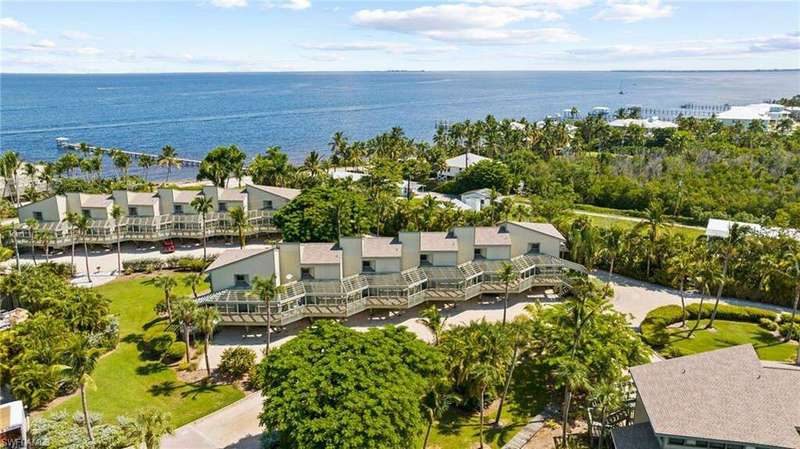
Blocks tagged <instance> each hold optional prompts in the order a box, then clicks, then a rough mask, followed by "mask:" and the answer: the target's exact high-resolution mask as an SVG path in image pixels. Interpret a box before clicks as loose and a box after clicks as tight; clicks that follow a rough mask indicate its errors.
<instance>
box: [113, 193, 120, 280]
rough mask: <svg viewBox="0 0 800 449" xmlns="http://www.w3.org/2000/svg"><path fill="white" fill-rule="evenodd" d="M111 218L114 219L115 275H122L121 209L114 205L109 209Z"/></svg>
mask: <svg viewBox="0 0 800 449" xmlns="http://www.w3.org/2000/svg"><path fill="white" fill-rule="evenodd" d="M111 218H113V219H114V231H115V233H116V234H117V274H121V273H122V235H121V231H120V230H121V228H122V208H121V207H119V204H115V205H114V206H113V207H112V208H111Z"/></svg>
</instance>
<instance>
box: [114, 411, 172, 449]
mask: <svg viewBox="0 0 800 449" xmlns="http://www.w3.org/2000/svg"><path fill="white" fill-rule="evenodd" d="M126 430H127V434H128V437H129V438H130V439H131V443H132V444H133V445H134V446H135V447H136V448H137V449H139V448H141V446H142V445H144V447H145V449H159V448H160V447H161V439H162V438H163V437H164V436H165V435H172V433H173V432H174V431H175V428H174V426H173V425H172V415H171V414H170V413H168V412H165V411H163V410H160V409H157V408H155V407H148V408H145V409H142V410H139V411H138V412H137V413H136V417H135V418H134V419H133V422H132V423H131V424H129V425H128V427H127V429H126Z"/></svg>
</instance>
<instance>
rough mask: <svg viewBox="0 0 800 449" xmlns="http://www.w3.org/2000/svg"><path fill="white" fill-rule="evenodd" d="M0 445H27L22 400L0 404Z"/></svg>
mask: <svg viewBox="0 0 800 449" xmlns="http://www.w3.org/2000/svg"><path fill="white" fill-rule="evenodd" d="M0 446H1V447H8V448H26V447H28V428H27V419H26V418H25V407H24V406H23V404H22V401H14V402H8V403H6V404H2V405H0Z"/></svg>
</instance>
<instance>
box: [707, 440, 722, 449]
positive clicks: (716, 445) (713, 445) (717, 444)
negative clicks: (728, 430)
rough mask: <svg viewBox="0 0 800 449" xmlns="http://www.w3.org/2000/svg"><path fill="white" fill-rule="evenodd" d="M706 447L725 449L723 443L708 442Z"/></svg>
mask: <svg viewBox="0 0 800 449" xmlns="http://www.w3.org/2000/svg"><path fill="white" fill-rule="evenodd" d="M708 447H710V448H711V449H725V445H724V444H723V443H711V442H709V443H708Z"/></svg>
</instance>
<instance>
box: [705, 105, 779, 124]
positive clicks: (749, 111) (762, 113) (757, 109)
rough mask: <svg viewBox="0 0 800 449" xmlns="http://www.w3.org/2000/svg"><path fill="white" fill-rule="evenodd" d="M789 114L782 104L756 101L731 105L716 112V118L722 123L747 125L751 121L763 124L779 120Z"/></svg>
mask: <svg viewBox="0 0 800 449" xmlns="http://www.w3.org/2000/svg"><path fill="white" fill-rule="evenodd" d="M789 116H790V111H787V110H786V108H785V107H784V106H783V105H780V104H773V103H756V104H749V105H746V106H731V108H730V109H728V110H727V111H723V112H720V113H719V114H717V119H718V120H719V121H720V122H722V124H724V125H735V124H737V123H741V124H743V125H748V124H750V122H752V121H754V120H755V121H760V122H762V123H763V124H764V126H769V125H770V124H772V123H776V122H779V121H781V120H783V119H785V118H787V117H789Z"/></svg>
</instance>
